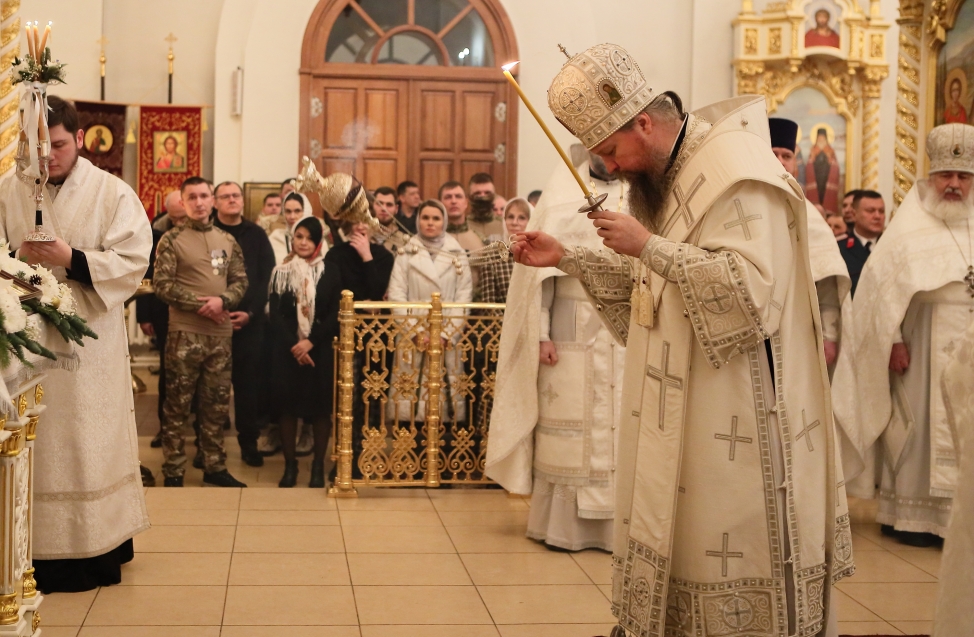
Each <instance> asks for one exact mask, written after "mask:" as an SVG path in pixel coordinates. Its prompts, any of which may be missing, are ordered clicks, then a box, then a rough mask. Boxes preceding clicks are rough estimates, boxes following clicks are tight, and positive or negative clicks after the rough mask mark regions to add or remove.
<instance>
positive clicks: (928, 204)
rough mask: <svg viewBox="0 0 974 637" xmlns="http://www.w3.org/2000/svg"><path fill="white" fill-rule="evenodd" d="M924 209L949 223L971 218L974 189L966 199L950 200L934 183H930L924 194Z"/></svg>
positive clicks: (973, 210)
mask: <svg viewBox="0 0 974 637" xmlns="http://www.w3.org/2000/svg"><path fill="white" fill-rule="evenodd" d="M923 209H924V210H926V211H927V214H929V215H931V216H933V217H936V218H937V219H940V220H941V221H945V222H947V223H951V222H953V221H961V220H963V219H969V218H970V217H971V214H972V213H974V189H971V191H970V192H969V193H967V197H965V198H964V199H962V200H960V201H950V200H947V199H944V198H943V196H942V195H941V194H940V193H939V192H937V189H936V188H935V187H934V186H933V184H930V185H929V186H927V192H926V193H925V194H924V195H923Z"/></svg>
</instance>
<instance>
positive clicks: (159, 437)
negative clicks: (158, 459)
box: [149, 431, 162, 449]
mask: <svg viewBox="0 0 974 637" xmlns="http://www.w3.org/2000/svg"><path fill="white" fill-rule="evenodd" d="M149 446H150V447H152V448H153V449H159V448H160V447H162V432H161V431H160V432H159V433H157V434H156V437H155V438H153V439H152V442H150V443H149Z"/></svg>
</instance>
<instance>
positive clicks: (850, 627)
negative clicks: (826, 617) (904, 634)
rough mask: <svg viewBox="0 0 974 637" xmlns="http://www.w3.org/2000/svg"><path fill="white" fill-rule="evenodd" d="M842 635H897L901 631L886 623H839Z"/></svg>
mask: <svg viewBox="0 0 974 637" xmlns="http://www.w3.org/2000/svg"><path fill="white" fill-rule="evenodd" d="M839 634H840V635H897V634H899V631H898V630H896V629H895V628H893V627H892V626H890V625H889V624H887V623H886V622H839Z"/></svg>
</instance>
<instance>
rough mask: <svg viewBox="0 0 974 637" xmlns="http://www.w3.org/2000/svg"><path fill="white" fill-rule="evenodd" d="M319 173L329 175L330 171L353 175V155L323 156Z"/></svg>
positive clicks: (354, 171)
mask: <svg viewBox="0 0 974 637" xmlns="http://www.w3.org/2000/svg"><path fill="white" fill-rule="evenodd" d="M320 167H321V174H322V175H330V174H332V173H348V174H350V175H354V174H355V173H356V170H355V158H354V157H324V158H322V159H321V161H320Z"/></svg>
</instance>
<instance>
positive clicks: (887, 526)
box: [879, 524, 900, 538]
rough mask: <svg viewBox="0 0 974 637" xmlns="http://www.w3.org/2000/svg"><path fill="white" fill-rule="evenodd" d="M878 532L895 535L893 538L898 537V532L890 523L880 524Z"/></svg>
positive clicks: (890, 535)
mask: <svg viewBox="0 0 974 637" xmlns="http://www.w3.org/2000/svg"><path fill="white" fill-rule="evenodd" d="M879 532H880V533H882V534H883V535H885V536H886V537H895V538H898V537H900V532H899V531H897V530H896V529H895V528H893V525H892V524H883V525H880V527H879Z"/></svg>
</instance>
